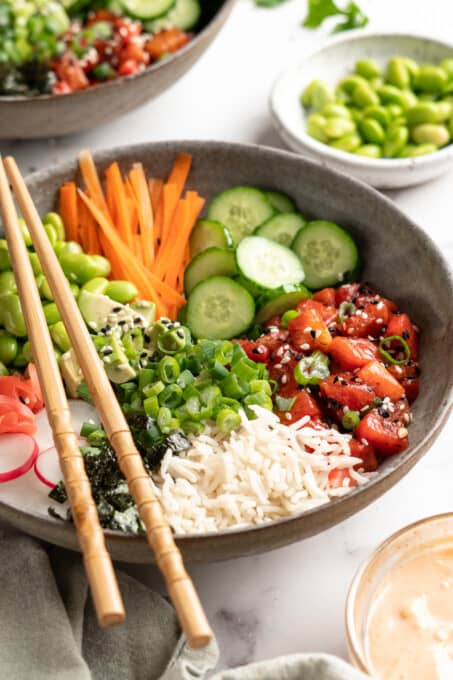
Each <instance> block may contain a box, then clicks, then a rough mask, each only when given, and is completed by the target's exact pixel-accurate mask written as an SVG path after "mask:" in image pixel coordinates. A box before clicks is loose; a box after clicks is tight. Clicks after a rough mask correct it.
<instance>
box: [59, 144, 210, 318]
mask: <svg viewBox="0 0 453 680" xmlns="http://www.w3.org/2000/svg"><path fill="white" fill-rule="evenodd" d="M191 164H192V157H191V156H190V155H189V154H186V153H181V154H179V156H178V157H177V158H176V160H175V163H174V165H173V168H172V170H171V172H170V175H169V177H168V179H167V180H166V181H164V180H163V179H161V178H157V177H147V174H146V171H145V169H144V168H143V165H142V164H141V163H134V164H133V165H132V168H131V169H130V171H129V173H128V174H126V175H125V176H123V175H122V173H121V170H120V167H119V165H118V163H117V162H115V163H112V165H110V166H109V167H108V168H107V169H106V171H105V190H104V189H103V187H102V183H101V179H100V177H99V174H98V172H97V169H96V166H95V164H94V161H93V158H92V155H91V153H90V152H89V151H82V153H81V154H80V158H79V165H80V171H81V174H82V177H83V181H84V184H85V190H82V189H80V188H78V187H77V185H76V183H75V182H66V183H65V184H63V186H62V187H61V188H60V196H59V202H60V205H59V208H60V215H61V217H62V219H63V222H64V224H65V227H66V234H67V238H68V240H71V241H77V242H78V243H80V245H81V246H82V247H83V249H84V250H85V252H86V253H88V254H90V255H103V256H104V257H106V258H107V259H108V260H109V261H110V264H111V267H112V271H111V276H112V278H115V279H127V280H128V281H130V282H131V283H133V284H134V285H135V286H136V288H137V290H138V292H139V295H140V297H142V298H143V299H146V300H151V301H152V302H154V303H155V304H156V312H157V315H158V316H168V317H170V318H175V317H176V315H177V313H178V310H179V309H180V308H181V307H182V306H183V305H184V303H185V299H184V296H183V290H184V270H185V268H186V265H187V263H188V261H189V236H190V233H191V231H192V229H193V227H194V225H195V222H196V221H197V219H198V217H199V215H200V212H201V210H202V208H203V205H204V202H205V201H204V199H203V198H202V197H201V196H199V195H198V193H197V192H196V191H185V185H186V182H187V177H188V175H189V171H190V167H191Z"/></svg>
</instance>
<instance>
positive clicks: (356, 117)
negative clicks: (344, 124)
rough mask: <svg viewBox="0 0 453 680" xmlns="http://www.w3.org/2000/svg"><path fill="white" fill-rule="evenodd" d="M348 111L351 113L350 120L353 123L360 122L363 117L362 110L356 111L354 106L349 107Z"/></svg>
mask: <svg viewBox="0 0 453 680" xmlns="http://www.w3.org/2000/svg"><path fill="white" fill-rule="evenodd" d="M349 111H350V113H351V119H352V120H353V121H354V123H358V122H359V120H362V117H363V112H362V109H358V108H356V107H355V106H350V107H349Z"/></svg>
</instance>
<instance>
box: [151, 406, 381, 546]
mask: <svg viewBox="0 0 453 680" xmlns="http://www.w3.org/2000/svg"><path fill="white" fill-rule="evenodd" d="M254 410H255V412H256V415H257V416H258V417H257V418H256V420H248V419H247V418H246V416H245V414H242V425H241V427H240V428H239V429H238V430H236V431H234V432H232V433H231V434H230V435H225V434H223V433H222V432H220V431H219V430H218V428H216V427H215V426H214V425H209V426H207V427H206V429H205V431H204V433H203V434H201V435H198V436H191V438H190V439H191V444H192V446H191V448H190V449H188V450H187V451H183V452H181V453H179V454H178V455H173V453H172V452H171V451H170V450H169V451H167V453H166V454H165V456H164V458H163V460H162V463H161V465H160V468H159V471H158V473H156V474H154V475H153V480H154V481H153V487H154V490H155V492H156V494H157V496H158V497H159V498H160V500H161V503H162V505H163V507H164V510H165V513H166V516H167V519H168V521H169V522H170V524H171V526H172V527H173V529H174V530H175V532H176V533H178V534H193V533H205V532H209V531H221V530H222V529H231V528H237V527H245V526H247V525H251V524H261V523H263V522H266V521H269V520H276V519H282V518H283V517H288V516H290V515H295V514H297V513H300V512H303V511H305V510H310V509H312V508H315V507H317V506H319V505H322V504H324V503H327V502H328V501H329V500H330V499H331V498H335V497H338V496H344V495H346V494H348V493H350V491H351V490H352V488H351V487H350V486H349V484H348V483H346V485H343V486H342V487H340V488H332V487H330V485H329V479H328V475H329V472H330V471H331V470H333V469H335V468H347V469H348V470H349V472H350V475H351V477H352V478H353V479H354V480H355V481H356V482H357V484H359V485H361V484H365V483H366V482H367V481H368V480H369V478H370V474H364V473H361V472H357V471H356V470H354V469H353V467H354V466H355V465H360V463H362V461H361V459H360V458H354V457H353V456H351V455H350V450H349V441H350V439H351V435H348V434H342V433H340V432H338V430H335V429H331V428H325V427H324V428H321V427H319V428H316V427H313V426H310V427H309V426H308V425H307V423H308V421H309V418H308V417H305V418H302V419H301V420H299V421H298V422H296V423H294V424H292V425H289V426H288V425H283V424H281V423H280V421H279V419H278V417H277V416H276V415H275V414H273V413H271V412H270V411H267V410H265V409H263V408H260V407H258V406H257V407H254ZM347 481H348V480H346V482H347Z"/></svg>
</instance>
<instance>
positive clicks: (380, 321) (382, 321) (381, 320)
mask: <svg viewBox="0 0 453 680" xmlns="http://www.w3.org/2000/svg"><path fill="white" fill-rule="evenodd" d="M376 323H384V319H381V318H379V319H376Z"/></svg>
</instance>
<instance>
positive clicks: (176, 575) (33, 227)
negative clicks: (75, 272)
mask: <svg viewBox="0 0 453 680" xmlns="http://www.w3.org/2000/svg"><path fill="white" fill-rule="evenodd" d="M4 164H5V169H6V172H7V174H8V177H9V180H10V182H11V184H12V186H13V189H14V192H15V194H16V198H17V201H18V203H19V206H20V209H21V212H22V214H23V216H24V218H25V221H26V223H27V226H28V229H29V232H30V235H31V238H32V241H33V244H34V247H35V250H36V252H37V253H38V256H39V259H40V262H41V266H42V269H43V271H44V274H45V275H46V277H47V280H48V282H49V285H50V289H51V291H52V293H53V296H54V299H55V302H56V304H57V306H58V309H59V311H60V315H61V317H62V320H63V322H64V325H65V327H66V330H67V332H68V335H69V337H70V339H71V343H72V346H73V348H74V351H75V353H76V356H77V359H78V361H79V364H80V367H81V369H82V372H83V374H84V377H85V380H86V382H87V384H88V388H89V390H90V393H91V396H92V398H93V401H94V403H95V405H96V408H97V410H98V413H99V415H100V418H101V420H102V423H103V425H104V428H105V430H106V433H107V436H108V438H109V440H110V443H111V444H112V446H113V448H114V450H115V452H116V455H117V458H118V464H119V466H120V469H121V471H122V473H123V474H124V476H125V478H126V480H127V483H128V486H129V491H130V493H131V495H132V497H133V498H134V501H135V503H136V505H137V509H138V512H139V514H140V517H141V519H142V521H143V524H144V526H145V530H146V535H147V539H148V542H149V544H150V546H151V547H152V549H153V550H154V554H155V556H156V561H157V564H158V566H159V568H160V570H161V571H162V573H163V575H164V577H165V581H166V585H167V589H168V593H169V595H170V598H171V600H172V602H173V604H174V606H175V609H176V611H177V614H178V617H179V620H180V623H181V627H182V629H183V631H184V633H185V635H186V638H187V641H188V643H189V645H190V646H191V647H194V648H199V647H204V646H206V645H207V644H208V643H209V642H210V640H211V638H212V632H211V629H210V627H209V623H208V621H207V618H206V615H205V613H204V611H203V607H202V605H201V603H200V600H199V598H198V595H197V593H196V590H195V588H194V585H193V583H192V581H191V579H190V577H189V576H188V574H187V572H186V570H185V568H184V563H183V560H182V556H181V553H180V551H179V549H178V547H177V546H176V543H175V541H174V538H173V534H172V531H171V529H170V527H169V525H168V523H167V521H166V519H165V517H164V514H163V511H162V507H161V505H160V502H159V500H158V499H157V498H156V496H155V494H154V493H153V490H152V487H151V484H150V480H149V476H148V473H147V472H146V469H145V467H144V465H143V461H142V458H141V456H140V454H139V452H138V451H137V449H136V447H135V444H134V440H133V438H132V435H131V433H130V430H129V426H128V424H127V421H126V419H125V417H124V414H123V412H122V410H121V407H120V405H119V403H118V401H117V399H116V396H115V393H114V391H113V389H112V386H111V384H110V381H109V379H108V377H107V375H106V373H105V370H104V367H103V365H102V363H101V361H100V359H99V357H98V355H97V352H96V349H95V347H94V344H93V341H92V339H91V337H90V334H89V332H88V329H87V327H86V325H85V322H84V321H83V319H82V316H81V314H80V311H79V308H78V306H77V303H76V302H75V300H74V297H73V295H72V294H71V292H70V289H69V284H68V282H67V280H66V278H65V276H64V274H63V271H62V269H61V267H60V265H59V262H58V259H57V257H56V255H55V253H54V250H53V248H52V246H51V244H50V242H49V240H48V238H47V235H46V233H45V231H44V228H43V226H42V223H41V220H40V218H39V215H38V212H37V210H36V207H35V206H34V204H33V201H32V198H31V196H30V194H29V192H28V189H27V187H26V185H25V182H24V180H23V178H22V176H21V174H20V171H19V169H18V167H17V165H16V162H15V160H14V159H13V158H6V159H5V161H4Z"/></svg>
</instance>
